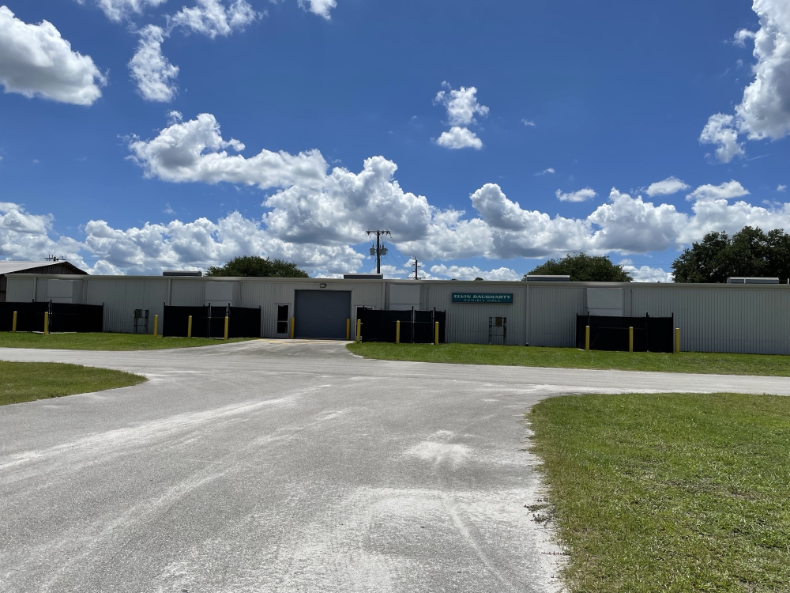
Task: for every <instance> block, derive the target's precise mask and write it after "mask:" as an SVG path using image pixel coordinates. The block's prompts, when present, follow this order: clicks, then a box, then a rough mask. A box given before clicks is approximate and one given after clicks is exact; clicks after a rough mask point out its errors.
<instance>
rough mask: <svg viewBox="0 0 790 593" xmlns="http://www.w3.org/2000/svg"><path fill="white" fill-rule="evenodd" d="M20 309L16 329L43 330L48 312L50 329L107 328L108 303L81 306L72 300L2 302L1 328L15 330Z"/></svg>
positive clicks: (2, 329)
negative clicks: (105, 325) (14, 324)
mask: <svg viewBox="0 0 790 593" xmlns="http://www.w3.org/2000/svg"><path fill="white" fill-rule="evenodd" d="M14 311H16V314H17V318H16V331H19V332H43V331H44V313H48V314H49V315H48V316H47V318H48V321H49V331H50V332H54V333H58V332H63V333H66V332H75V333H88V332H102V331H104V305H78V304H72V303H52V302H49V303H40V302H39V303H35V302H30V303H13V302H11V303H8V302H6V303H0V331H11V330H12V329H13V323H14V321H13V320H14Z"/></svg>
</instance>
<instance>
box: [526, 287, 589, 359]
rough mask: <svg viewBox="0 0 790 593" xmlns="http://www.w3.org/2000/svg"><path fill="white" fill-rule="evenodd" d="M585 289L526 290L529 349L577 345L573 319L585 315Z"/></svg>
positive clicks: (536, 288)
mask: <svg viewBox="0 0 790 593" xmlns="http://www.w3.org/2000/svg"><path fill="white" fill-rule="evenodd" d="M586 290H587V289H586V288H584V287H578V286H557V285H553V286H546V285H545V284H543V283H540V284H539V283H534V284H531V285H530V286H529V318H528V330H527V338H528V339H527V340H526V342H529V345H530V346H549V347H554V348H572V347H574V346H575V345H576V315H577V314H579V315H581V314H584V313H585V310H586V309H585V292H586Z"/></svg>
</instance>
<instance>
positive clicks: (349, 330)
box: [346, 319, 351, 342]
mask: <svg viewBox="0 0 790 593" xmlns="http://www.w3.org/2000/svg"><path fill="white" fill-rule="evenodd" d="M350 339H351V320H350V319H346V342H348V341H349V340H350Z"/></svg>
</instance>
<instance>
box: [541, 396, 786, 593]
mask: <svg viewBox="0 0 790 593" xmlns="http://www.w3.org/2000/svg"><path fill="white" fill-rule="evenodd" d="M528 417H529V420H530V422H531V424H532V428H533V430H534V431H535V434H534V437H533V451H534V452H535V453H537V454H538V455H539V456H540V457H541V458H542V459H543V460H544V463H545V465H544V466H543V468H542V471H543V472H544V473H545V477H546V483H547V485H548V488H549V492H550V498H549V500H550V501H551V505H550V506H548V507H547V508H545V509H541V510H537V509H533V510H536V511H537V512H538V513H539V514H543V516H544V518H545V517H550V518H551V520H553V521H554V522H555V524H556V526H557V528H558V531H559V535H560V538H561V539H562V541H563V542H564V544H565V546H566V547H567V550H568V552H569V554H570V558H569V564H568V566H567V568H566V571H565V580H566V583H567V584H568V586H569V589H570V591H572V592H575V593H582V592H584V593H599V592H600V593H603V592H612V591H628V592H630V593H645V592H648V591H676V592H678V593H680V592H690V591H706V592H710V591H753V592H767V591H790V398H787V397H775V396H751V395H735V394H714V395H690V394H671V395H585V396H567V397H559V398H553V399H548V400H544V401H542V402H541V403H539V404H538V405H536V406H535V407H534V408H533V409H532V411H531V412H530V414H529V415H528ZM537 518H538V519H541V517H537Z"/></svg>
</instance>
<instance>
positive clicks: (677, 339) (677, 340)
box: [675, 327, 680, 354]
mask: <svg viewBox="0 0 790 593" xmlns="http://www.w3.org/2000/svg"><path fill="white" fill-rule="evenodd" d="M679 353H680V328H679V327H676V328H675V354H679Z"/></svg>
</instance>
